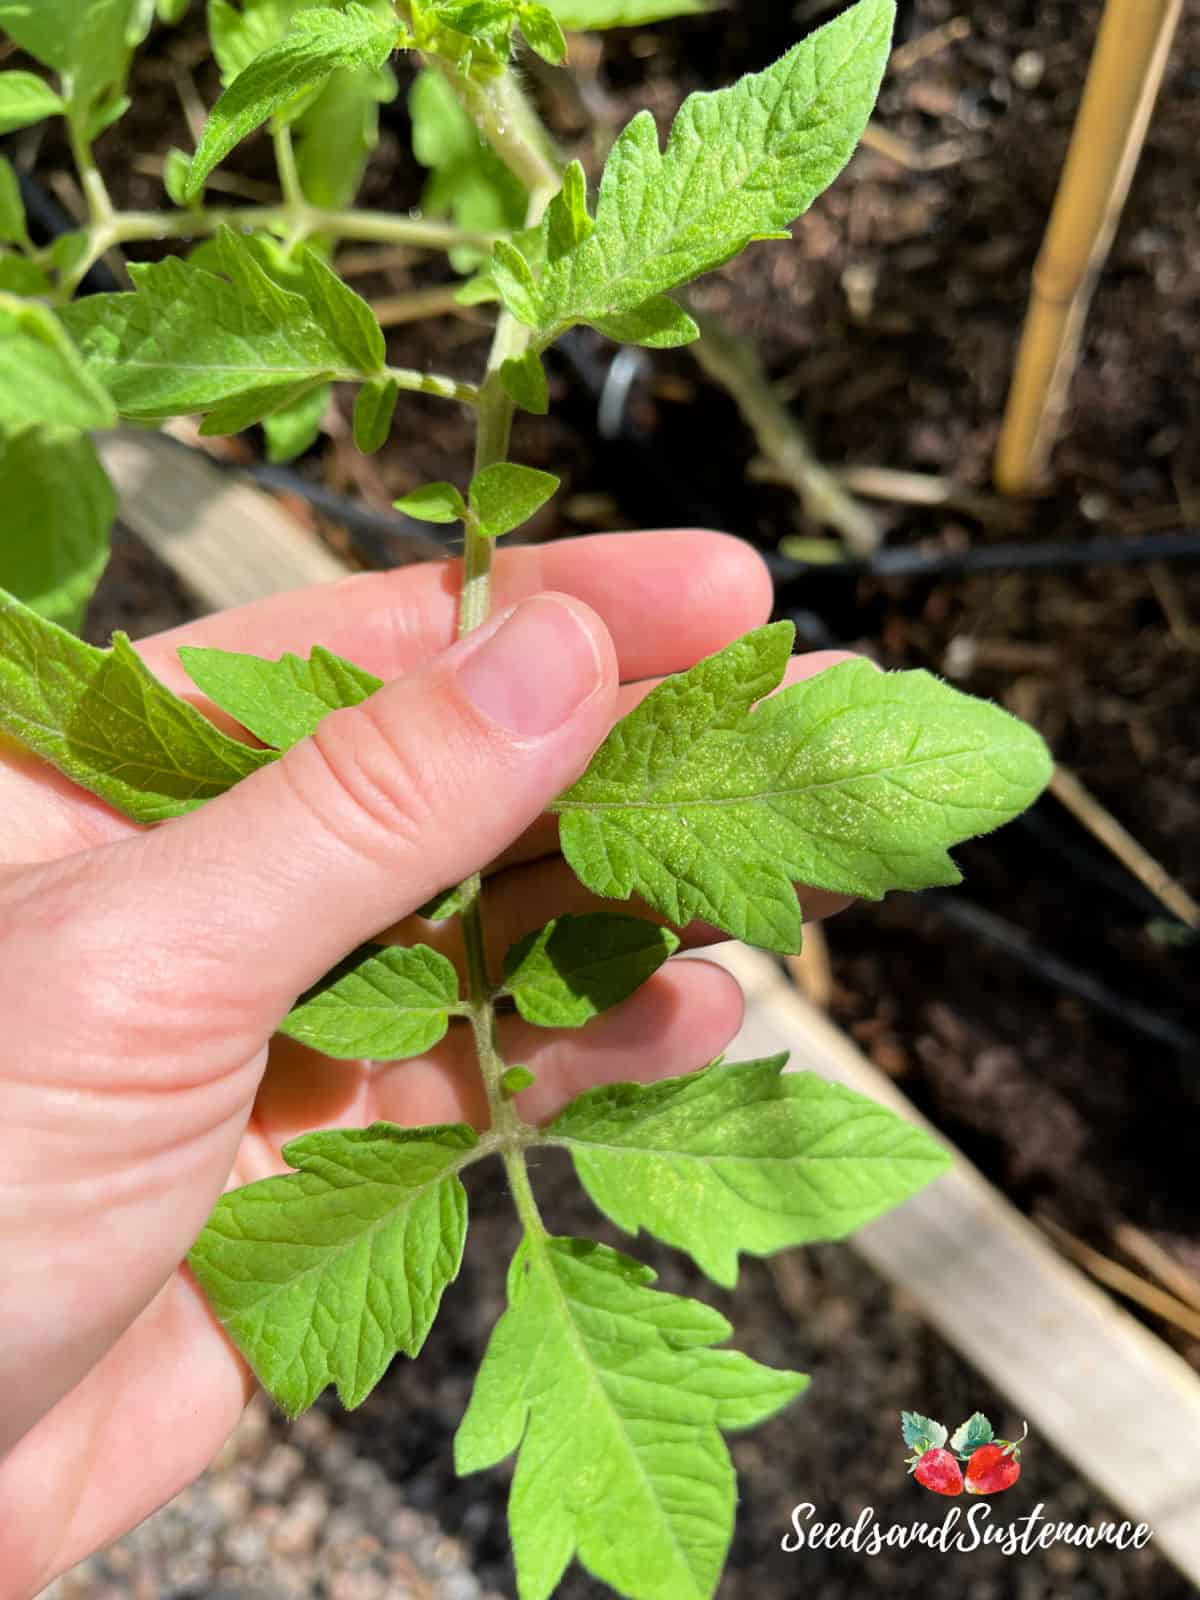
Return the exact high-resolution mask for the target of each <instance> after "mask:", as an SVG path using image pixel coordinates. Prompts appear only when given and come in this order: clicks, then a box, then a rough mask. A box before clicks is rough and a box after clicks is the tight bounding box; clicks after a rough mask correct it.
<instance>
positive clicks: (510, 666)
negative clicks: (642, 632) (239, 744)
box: [40, 596, 617, 1080]
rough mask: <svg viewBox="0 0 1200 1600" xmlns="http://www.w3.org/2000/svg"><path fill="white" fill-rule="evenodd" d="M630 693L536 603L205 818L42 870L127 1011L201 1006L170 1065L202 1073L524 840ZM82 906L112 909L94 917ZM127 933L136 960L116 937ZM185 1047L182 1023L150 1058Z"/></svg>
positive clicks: (598, 656)
mask: <svg viewBox="0 0 1200 1600" xmlns="http://www.w3.org/2000/svg"><path fill="white" fill-rule="evenodd" d="M616 688H617V683H616V662H615V659H614V654H613V649H612V644H611V641H610V640H609V638H608V635H607V632H606V631H605V629H604V626H603V624H602V623H601V622H600V620H599V619H598V618H597V617H596V615H595V613H593V612H591V611H589V610H588V609H587V607H585V606H583V605H581V604H580V603H579V602H578V601H575V600H570V599H567V598H566V597H563V596H557V597H556V596H542V597H539V598H535V599H533V600H530V601H526V602H525V603H524V604H523V605H521V606H519V607H517V608H516V609H515V610H514V611H512V612H510V613H505V614H502V615H501V616H500V617H498V618H496V619H494V620H493V621H492V622H491V623H490V624H488V625H487V626H486V627H485V628H483V629H481V630H479V631H478V633H476V634H472V635H471V636H470V637H469V638H468V639H465V640H463V641H461V642H460V643H459V644H457V645H455V646H454V647H453V648H452V649H450V650H448V651H446V652H445V653H444V654H443V655H442V656H440V657H438V658H437V660H435V661H434V662H432V663H430V664H429V665H427V666H426V667H424V668H422V669H420V670H418V671H416V672H413V673H411V674H410V675H409V676H407V677H405V678H402V679H399V680H398V681H396V682H395V683H392V684H388V685H386V686H385V687H384V688H383V689H381V690H380V691H379V692H378V693H377V694H375V695H373V696H372V697H371V698H370V699H369V700H367V701H365V702H364V703H363V704H362V705H359V706H355V707H352V708H349V709H346V710H342V711H335V712H333V713H332V714H331V715H330V716H328V717H327V718H326V719H325V720H324V721H323V722H322V724H321V726H320V728H319V729H318V730H317V732H316V733H315V734H314V735H313V737H312V738H310V739H306V740H304V741H302V742H301V743H300V744H299V745H297V746H296V747H295V748H294V749H292V750H290V751H288V752H287V753H286V754H285V755H284V756H283V757H282V758H281V759H280V760H279V761H276V762H273V763H271V764H270V765H269V766H266V767H263V768H261V769H260V770H259V771H257V772H256V773H254V774H253V775H252V776H251V777H250V778H248V779H246V780H245V781H244V782H242V783H239V784H238V785H236V787H235V788H233V789H231V790H229V791H228V792H227V793H225V794H223V795H219V796H218V797H217V798H216V799H214V800H212V801H210V802H209V803H208V804H206V805H205V806H203V807H202V808H201V809H200V810H198V811H196V812H194V813H192V814H191V815H189V816H185V817H182V818H179V819H177V820H175V821H172V822H170V823H167V824H165V825H164V826H162V827H160V828H157V829H155V830H153V831H151V832H148V833H144V834H140V835H138V836H137V837H135V838H132V839H126V840H123V841H121V842H119V843H117V844H114V845H111V846H108V847H106V848H105V849H102V850H96V851H91V852H88V853H87V854H85V855H83V856H78V857H74V858H72V859H71V860H70V861H68V862H64V863H57V864H55V866H54V867H51V868H44V869H40V870H41V871H42V872H44V873H45V874H46V875H47V877H46V886H47V889H46V892H49V893H53V892H54V888H55V886H56V885H57V887H58V889H59V891H60V894H61V896H62V897H63V899H64V903H63V905H62V907H61V911H62V921H65V922H66V923H68V924H69V926H70V928H71V930H72V933H73V934H74V936H75V937H76V938H78V939H79V940H81V941H82V942H83V943H84V944H85V945H86V959H87V960H88V962H89V970H90V971H92V973H93V975H94V976H96V981H97V983H99V982H100V981H101V979H102V980H103V981H104V982H111V983H112V985H113V988H114V991H115V992H120V993H121V994H122V996H123V998H124V1005H125V1009H126V1011H127V1013H128V1014H129V1015H130V1016H136V1015H138V1013H139V1011H141V1012H145V1011H149V1012H150V1013H151V1015H152V1016H154V1017H163V1016H164V1015H166V1014H169V1015H170V1016H172V1017H175V1018H179V1019H183V1018H184V1017H186V1016H187V1008H186V1007H183V1006H178V1005H174V1006H167V1005H166V1004H165V1002H164V994H163V986H164V984H165V985H169V988H170V992H171V994H172V995H195V996H203V997H204V1007H203V1016H202V1017H201V1018H199V1019H197V1018H195V1017H194V1016H193V1017H191V1018H190V1019H189V1025H190V1026H192V1027H193V1028H195V1029H196V1030H197V1031H198V1034H199V1037H192V1038H191V1039H190V1041H189V1051H188V1065H187V1067H186V1069H181V1068H180V1067H179V1066H178V1065H176V1067H174V1068H170V1067H168V1066H167V1065H166V1060H165V1059H164V1062H163V1070H164V1071H176V1072H177V1071H179V1070H186V1071H187V1072H189V1073H191V1074H199V1077H200V1078H201V1080H203V1078H204V1076H205V1074H206V1072H211V1071H217V1070H221V1069H220V1067H219V1066H218V1065H217V1063H218V1062H220V1061H226V1062H230V1061H237V1060H244V1059H246V1058H247V1057H248V1056H249V1055H250V1054H252V1052H253V1050H254V1049H255V1048H256V1045H257V1044H258V1043H260V1042H263V1041H264V1040H265V1038H266V1037H267V1036H269V1034H271V1033H272V1032H274V1031H275V1028H276V1026H277V1024H278V1022H279V1020H280V1019H281V1018H282V1016H283V1015H284V1013H285V1012H286V1011H287V1010H288V1009H289V1008H290V1006H291V1004H292V1002H293V1001H294V999H295V996H296V995H297V994H299V993H301V992H302V991H303V990H304V989H306V988H307V987H309V986H310V985H311V984H312V983H314V982H315V981H316V980H317V978H319V977H320V976H321V975H322V974H323V973H324V972H326V971H327V970H328V969H329V968H330V967H331V966H333V965H334V964H335V963H336V962H337V961H338V960H340V959H341V957H342V956H343V955H345V954H346V952H347V951H348V950H350V949H352V948H353V947H354V946H355V945H357V944H359V943H361V942H363V941H364V940H366V939H369V938H371V937H372V936H373V934H375V933H376V932H377V931H378V930H379V929H380V928H381V927H384V926H386V925H387V924H388V923H390V922H392V921H395V920H397V919H398V917H399V916H401V915H404V914H407V913H408V912H410V911H411V910H412V909H413V908H414V907H415V906H417V905H419V904H421V903H422V902H423V901H424V900H426V899H428V898H429V896H430V895H432V894H433V893H434V892H435V891H436V890H437V889H438V888H440V887H441V885H442V884H443V883H444V882H446V881H448V880H451V879H453V880H456V881H457V880H459V879H462V878H464V877H467V876H469V875H470V874H471V873H472V872H475V871H477V870H479V869H480V868H482V867H483V866H484V865H485V864H486V863H487V862H488V861H490V860H491V859H492V857H493V856H494V855H496V854H497V853H498V852H499V851H500V850H502V849H503V848H504V847H505V846H506V845H507V844H509V843H510V842H511V840H512V839H513V838H515V837H516V836H517V835H518V834H519V833H521V832H522V831H523V830H524V829H525V828H526V827H527V826H528V825H529V823H530V822H531V821H532V820H533V818H534V817H536V816H537V815H538V813H539V812H540V811H542V810H543V809H544V808H545V806H546V805H547V804H548V803H549V802H550V800H551V799H552V798H553V797H554V795H555V794H557V793H560V792H561V791H562V789H563V788H565V787H566V786H568V785H569V784H570V782H571V781H572V780H573V779H574V778H575V777H576V776H577V774H578V773H579V772H580V771H581V770H582V768H583V767H584V765H585V764H586V762H587V760H588V758H589V756H590V755H591V753H592V751H593V749H594V748H595V747H596V745H597V744H598V743H599V742H600V740H601V738H602V737H603V735H604V733H605V731H606V730H607V728H608V726H609V724H610V722H611V719H612V710H613V702H614V699H615V695H616ZM82 903H86V904H88V905H94V906H102V907H103V915H101V916H97V917H95V918H93V919H90V920H89V921H88V922H87V923H86V924H83V923H81V919H80V918H79V917H78V915H77V911H78V907H79V905H80V904H82ZM47 918H48V920H50V921H54V918H55V910H54V907H53V906H52V907H51V908H50V910H49V911H48V912H47ZM130 928H136V929H137V930H138V942H137V948H136V949H131V948H130V947H129V944H128V941H127V939H125V938H122V939H121V940H118V939H116V937H115V935H114V930H127V929H130ZM106 930H107V933H106ZM197 930H203V935H204V936H203V938H198V937H197ZM145 951H152V952H153V953H154V959H153V961H150V962H147V961H145V960H144V958H143V957H142V955H141V954H140V952H145ZM97 974H98V976H97ZM192 1010H193V1012H194V1010H195V1008H194V1007H193V1008H192ZM180 1025H182V1022H180ZM138 1042H139V1050H141V1051H142V1052H145V1051H146V1050H147V1045H148V1041H147V1037H146V1029H145V1028H144V1027H143V1030H142V1032H141V1033H140V1034H139V1041H138ZM179 1043H180V1041H179V1039H178V1038H177V1037H175V1036H174V1035H172V1033H171V1029H170V1027H169V1026H167V1027H165V1029H163V1030H162V1031H161V1034H160V1036H159V1037H158V1038H157V1040H156V1043H155V1045H152V1046H151V1047H150V1054H151V1055H153V1056H155V1057H156V1058H157V1055H158V1050H159V1049H160V1048H161V1052H162V1054H163V1057H164V1058H166V1057H168V1056H169V1055H170V1053H171V1052H172V1051H174V1052H176V1053H177V1052H178V1049H179ZM209 1051H212V1052H214V1053H213V1054H209V1053H208V1052H209ZM142 1059H143V1061H145V1055H144V1054H143V1056H142ZM146 1065H149V1063H146Z"/></svg>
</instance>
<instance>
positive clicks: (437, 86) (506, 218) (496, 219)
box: [408, 69, 526, 272]
mask: <svg viewBox="0 0 1200 1600" xmlns="http://www.w3.org/2000/svg"><path fill="white" fill-rule="evenodd" d="M408 110H409V115H410V117H411V118H412V143H413V154H414V155H415V156H416V158H417V160H418V161H419V162H420V163H421V165H422V166H423V167H428V168H429V179H428V181H427V182H426V184H425V191H424V193H423V194H422V196H421V209H422V211H424V212H425V214H426V215H427V216H430V217H450V218H452V219H453V221H455V222H456V223H457V224H458V226H459V227H460V228H469V229H470V230H471V231H472V232H477V233H504V232H509V231H511V230H512V229H514V228H519V227H520V226H521V224H522V222H523V221H524V220H525V205H526V196H525V190H524V188H523V187H522V185H521V184H520V183H519V182H518V180H517V179H516V178H515V177H513V175H512V173H511V172H509V170H508V168H507V167H506V166H505V165H504V163H503V162H502V161H501V160H500V158H499V156H497V155H495V154H494V153H493V151H492V150H491V148H490V146H488V145H487V144H485V143H484V141H483V140H482V139H481V138H480V136H479V130H478V129H477V128H476V127H475V124H474V123H473V122H472V121H471V119H470V117H469V116H468V115H467V113H466V112H465V111H464V110H463V108H462V106H460V105H459V103H458V100H457V99H456V98H455V94H454V90H453V89H452V88H451V87H450V85H449V84H448V83H447V82H446V80H445V78H443V77H442V75H441V73H440V72H435V71H433V70H431V69H427V70H426V71H424V72H421V73H419V74H418V76H417V77H416V79H415V80H414V82H413V86H412V89H411V90H410V91H409V96H408ZM482 255H483V252H482V251H480V250H478V249H476V248H474V247H470V246H459V247H458V248H456V249H454V250H452V251H451V252H450V264H451V266H453V267H454V268H455V270H456V271H458V272H470V271H471V270H472V269H473V268H474V267H476V266H477V265H478V264H479V262H480V260H481V258H482Z"/></svg>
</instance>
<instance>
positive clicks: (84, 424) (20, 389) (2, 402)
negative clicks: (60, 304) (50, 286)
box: [0, 294, 117, 428]
mask: <svg viewBox="0 0 1200 1600" xmlns="http://www.w3.org/2000/svg"><path fill="white" fill-rule="evenodd" d="M68 309H71V308H68ZM116 420H117V415H116V412H115V410H114V409H113V404H112V401H111V400H110V399H109V397H108V396H107V395H106V394H105V392H104V390H103V389H102V388H101V387H100V386H99V385H98V384H97V383H96V382H95V380H94V379H93V378H92V377H91V376H90V375H89V374H88V373H87V372H86V371H85V370H84V369H83V366H82V364H81V362H80V358H79V352H78V351H77V350H76V349H75V348H74V346H73V345H72V343H71V340H70V339H69V338H68V336H67V334H66V332H65V331H64V329H63V326H62V323H61V322H60V321H59V320H58V318H57V317H56V316H55V315H54V313H53V312H52V311H51V310H49V308H48V307H46V306H41V305H32V304H30V303H28V302H27V301H24V300H19V299H17V298H16V297H15V296H13V295H9V294H0V426H8V427H14V428H20V427H24V426H26V425H28V424H32V423H37V422H47V423H52V424H55V425H57V426H60V427H65V428H111V427H112V426H113V425H114V424H115V422H116Z"/></svg>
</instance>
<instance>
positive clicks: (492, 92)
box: [439, 63, 561, 1237]
mask: <svg viewBox="0 0 1200 1600" xmlns="http://www.w3.org/2000/svg"><path fill="white" fill-rule="evenodd" d="M439 66H440V67H441V69H442V70H443V72H445V74H446V77H447V78H448V80H449V82H450V84H451V87H452V88H453V89H454V91H455V93H456V94H457V95H458V96H459V98H460V100H461V101H462V103H463V105H464V106H465V107H466V109H467V111H468V113H469V114H470V115H471V117H472V119H473V120H474V121H475V123H476V125H477V127H478V128H479V130H480V132H481V133H482V134H483V135H484V137H485V138H486V139H487V140H488V141H489V143H490V144H491V145H492V148H493V149H494V150H495V151H496V153H497V155H499V156H500V158H501V159H502V160H503V161H504V162H505V163H506V165H507V166H509V168H510V169H511V170H512V171H513V172H514V173H516V175H517V177H519V178H520V179H521V181H522V183H524V184H525V186H526V187H527V188H528V190H529V202H528V211H527V217H526V220H527V223H528V224H529V225H530V226H532V225H533V224H535V223H537V222H539V221H540V220H541V216H542V213H543V212H544V211H545V209H546V207H547V206H548V205H549V203H550V201H551V199H552V198H553V196H554V195H555V194H556V193H557V192H558V189H559V185H560V181H561V180H560V177H559V173H558V170H557V168H556V166H555V164H554V162H553V160H551V159H550V157H549V156H548V155H547V154H546V149H547V148H548V143H549V141H548V140H546V139H545V138H544V136H543V137H539V136H538V134H537V131H536V125H535V120H534V118H533V113H532V112H531V111H530V109H529V107H528V105H527V104H526V103H525V101H524V98H523V96H522V95H521V93H520V90H519V89H518V87H517V85H516V83H515V81H514V80H513V78H512V76H511V74H510V73H507V72H506V73H504V74H503V75H502V76H501V77H500V78H499V79H498V80H496V81H494V82H493V83H491V84H489V85H487V86H486V87H485V86H480V85H478V84H475V83H473V82H472V81H471V80H470V79H469V78H467V77H465V76H464V75H463V74H462V73H459V72H457V71H455V70H454V69H453V68H451V67H447V66H446V65H445V64H444V63H439ZM529 338H530V333H529V329H528V328H525V327H523V326H522V325H521V324H520V323H519V322H518V321H517V320H516V318H515V317H513V316H511V315H510V314H509V313H508V312H507V311H501V313H500V317H499V319H498V321H497V323H496V332H495V335H494V337H493V339H492V347H491V350H490V352H489V354H488V364H487V372H486V374H485V376H484V380H483V383H482V385H481V387H480V390H479V406H478V411H477V417H478V423H477V427H478V432H477V434H476V438H475V466H474V470H475V472H476V473H478V472H482V470H483V469H484V468H485V467H490V466H493V465H494V464H495V463H497V462H499V461H503V460H504V459H505V457H506V456H507V455H508V444H509V436H510V434H511V432H512V421H513V402H512V401H511V400H510V399H509V396H508V393H507V391H506V390H505V388H504V385H503V384H502V383H501V381H500V368H501V367H502V366H503V364H504V363H505V361H507V360H508V359H509V358H510V357H512V356H519V355H520V354H521V353H522V352H523V351H524V350H525V349H526V347H527V346H528V344H529ZM491 573H492V540H490V539H487V538H484V537H483V536H482V535H481V534H480V533H479V532H478V531H477V529H476V528H475V527H473V526H472V524H471V523H470V522H468V523H467V524H466V546H465V551H464V558H463V586H462V594H461V596H460V599H459V613H458V631H459V637H460V638H465V637H466V635H467V634H469V633H472V632H473V631H474V630H475V629H476V628H478V627H481V626H482V624H483V623H484V622H485V621H486V620H487V616H488V612H489V611H490V609H491ZM461 921H462V930H463V942H464V946H465V949H466V956H467V978H468V986H469V994H470V1005H471V1007H472V1026H473V1027H474V1030H475V1043H476V1051H477V1054H478V1058H479V1069H480V1072H481V1074H482V1076H483V1081H484V1085H485V1088H486V1090H487V1097H488V1107H489V1110H490V1112H491V1121H492V1129H493V1131H494V1133H495V1134H496V1135H497V1137H498V1138H499V1140H500V1144H501V1148H502V1150H503V1154H504V1164H505V1167H506V1168H507V1171H508V1177H509V1183H510V1185H511V1187H512V1195H513V1201H514V1204H515V1205H516V1208H517V1212H518V1214H519V1215H520V1218H521V1222H522V1224H523V1226H524V1228H525V1231H526V1233H527V1234H531V1235H533V1236H534V1237H541V1236H542V1235H544V1233H545V1231H546V1230H545V1228H544V1227H543V1225H542V1220H541V1216H540V1215H539V1213H538V1208H537V1203H536V1201H535V1200H534V1197H533V1190H532V1188H531V1187H530V1184H529V1175H528V1173H527V1171H526V1169H525V1156H524V1152H523V1148H522V1143H521V1131H522V1129H523V1127H524V1124H523V1123H522V1121H521V1118H520V1117H519V1116H518V1114H517V1110H516V1107H515V1106H514V1105H513V1103H512V1101H511V1100H510V1099H509V1098H508V1097H507V1096H506V1095H505V1094H504V1091H503V1090H502V1089H501V1087H500V1078H501V1075H502V1074H503V1072H504V1067H505V1062H504V1058H503V1056H502V1054H501V1052H500V1048H499V1044H498V1039H497V1032H496V1008H495V1004H494V998H495V991H494V989H493V987H492V984H491V980H490V978H489V976H488V971H487V961H486V955H485V951H486V942H485V937H484V920H483V889H482V883H481V880H480V877H479V875H478V873H477V874H476V875H475V876H474V877H472V878H471V879H469V880H468V882H467V885H466V897H465V903H464V905H463V909H462V912H461Z"/></svg>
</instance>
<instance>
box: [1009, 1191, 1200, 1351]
mask: <svg viewBox="0 0 1200 1600" xmlns="http://www.w3.org/2000/svg"><path fill="white" fill-rule="evenodd" d="M1037 1221H1038V1225H1039V1226H1040V1227H1041V1228H1042V1229H1043V1230H1044V1231H1045V1232H1046V1233H1048V1234H1049V1235H1050V1237H1051V1238H1052V1239H1053V1240H1054V1242H1055V1243H1056V1244H1057V1245H1058V1246H1059V1247H1060V1249H1062V1250H1064V1251H1066V1253H1067V1255H1069V1256H1072V1257H1073V1258H1074V1259H1075V1260H1076V1261H1078V1262H1079V1264H1080V1266H1081V1267H1085V1268H1086V1269H1087V1271H1088V1272H1090V1273H1091V1275H1092V1277H1093V1278H1095V1279H1096V1281H1097V1283H1103V1284H1105V1285H1106V1286H1107V1287H1108V1288H1110V1289H1115V1290H1116V1292H1117V1293H1118V1294H1123V1295H1124V1296H1125V1298H1126V1299H1127V1300H1132V1301H1133V1302H1134V1304H1135V1305H1139V1306H1141V1307H1142V1308H1143V1309H1144V1310H1146V1311H1149V1312H1150V1313H1151V1314H1152V1315H1153V1316H1156V1317H1161V1318H1162V1319H1163V1321H1164V1322H1169V1323H1171V1324H1172V1325H1173V1326H1174V1327H1176V1328H1179V1329H1181V1330H1182V1331H1183V1332H1184V1333H1186V1334H1190V1335H1191V1337H1192V1338H1193V1339H1200V1312H1197V1311H1193V1309H1192V1308H1191V1306H1189V1305H1187V1304H1186V1303H1185V1302H1184V1301H1182V1300H1180V1299H1179V1298H1178V1297H1177V1296H1175V1295H1173V1294H1168V1293H1167V1291H1166V1290H1165V1289H1160V1288H1158V1287H1157V1285H1156V1284H1153V1283H1147V1282H1146V1280H1145V1278H1139V1277H1138V1275H1137V1273H1136V1272H1130V1270H1129V1268H1128V1267H1123V1266H1122V1265H1121V1264H1120V1262H1119V1261H1113V1260H1112V1259H1111V1258H1110V1257H1108V1256H1106V1255H1103V1254H1101V1252H1100V1251H1099V1250H1093V1249H1092V1247H1091V1245H1090V1244H1086V1243H1085V1242H1084V1240H1082V1239H1078V1238H1076V1236H1075V1235H1074V1234H1073V1233H1069V1232H1068V1231H1067V1229H1066V1228H1063V1227H1060V1226H1059V1224H1058V1223H1057V1222H1054V1221H1052V1220H1051V1218H1049V1217H1038V1219H1037Z"/></svg>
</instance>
